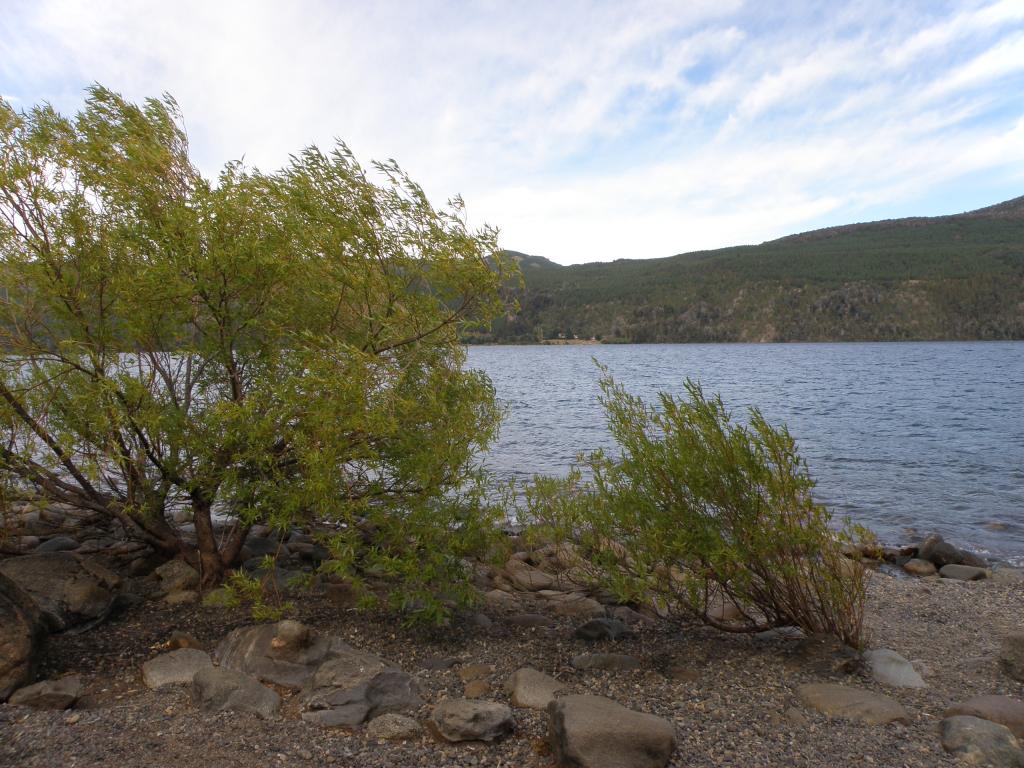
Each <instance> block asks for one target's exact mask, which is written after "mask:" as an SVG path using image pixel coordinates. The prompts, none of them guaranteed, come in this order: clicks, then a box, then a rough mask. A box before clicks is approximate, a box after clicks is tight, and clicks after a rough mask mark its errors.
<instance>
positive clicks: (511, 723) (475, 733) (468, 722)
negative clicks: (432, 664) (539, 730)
mask: <svg viewBox="0 0 1024 768" xmlns="http://www.w3.org/2000/svg"><path fill="white" fill-rule="evenodd" d="M430 724H431V725H432V726H433V728H434V730H435V731H436V732H437V735H438V736H440V737H441V738H443V739H445V740H446V741H496V740H498V739H500V738H502V737H504V736H507V735H508V734H510V733H512V731H513V730H514V729H515V720H513V719H512V710H511V709H509V708H508V707H507V706H506V705H504V704H499V703H498V702H496V701H480V700H477V701H470V700H468V699H445V700H444V701H442V702H441V703H440V704H438V705H437V706H435V707H434V711H433V712H432V713H431V715H430Z"/></svg>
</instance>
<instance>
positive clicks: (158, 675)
mask: <svg viewBox="0 0 1024 768" xmlns="http://www.w3.org/2000/svg"><path fill="white" fill-rule="evenodd" d="M212 666H213V662H211V661H210V655H209V654H208V653H206V652H205V651H200V650H197V649H195V648H179V649H177V650H175V651H170V652H169V653H162V654H160V655H159V656H157V657H155V658H152V659H150V660H149V661H147V662H144V663H143V665H142V682H144V683H145V684H146V687H148V688H159V687H160V686H162V685H190V684H191V683H192V678H193V677H195V675H196V672H198V671H199V670H201V669H207V668H209V667H212Z"/></svg>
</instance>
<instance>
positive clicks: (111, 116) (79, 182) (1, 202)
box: [0, 86, 511, 602]
mask: <svg viewBox="0 0 1024 768" xmlns="http://www.w3.org/2000/svg"><path fill="white" fill-rule="evenodd" d="M373 178H377V179H379V183H374V181H373V180H372V178H371V175H370V174H368V172H367V171H365V170H364V169H363V168H362V167H360V165H359V164H358V163H357V162H356V160H355V159H354V158H353V156H352V155H351V153H350V152H349V151H348V149H347V148H346V147H345V146H344V145H341V144H339V145H338V146H336V147H335V148H334V149H333V150H331V151H330V152H322V151H320V150H319V149H317V148H315V147H311V148H308V149H305V150H304V151H302V152H300V153H298V154H297V155H295V156H293V157H292V158H291V159H290V162H289V163H288V164H287V166H286V167H285V168H283V169H282V170H280V171H277V172H274V173H263V172H260V171H258V170H252V169H248V168H245V167H244V166H242V165H241V164H240V163H232V164H229V165H227V166H226V167H225V168H224V170H223V171H222V172H221V174H220V177H219V179H218V180H217V183H216V184H213V183H211V182H209V181H208V180H206V179H205V178H203V176H202V175H201V174H200V173H199V171H198V170H197V169H196V168H195V166H194V165H193V164H192V162H191V160H190V159H189V154H188V144H187V138H186V135H185V133H184V130H183V128H182V121H181V115H180V113H179V111H178V108H177V106H176V105H175V103H174V102H173V100H171V99H170V97H164V98H163V99H159V100H158V99H149V100H147V101H145V102H144V103H143V104H141V105H134V104H131V103H129V102H127V101H125V100H124V99H123V98H121V97H120V96H118V95H117V94H115V93H112V92H111V91H109V90H107V89H104V88H102V87H99V86H95V87H93V88H91V89H90V90H89V94H88V99H87V101H86V104H85V106H84V108H83V109H82V111H81V112H80V113H79V114H78V115H76V116H75V117H74V118H68V117H65V116H62V115H60V114H58V113H57V112H56V111H55V110H53V109H52V108H51V107H49V106H46V105H43V106H37V107H35V108H33V109H31V110H28V111H24V112H18V111H15V110H14V109H13V108H12V107H11V106H10V105H8V104H6V103H3V102H2V101H0V270H2V272H0V282H2V285H3V289H4V290H3V292H2V294H0V345H2V346H3V348H4V353H5V354H4V356H3V358H2V361H0V433H2V438H3V439H2V443H0V472H2V474H3V476H4V479H5V480H6V481H7V483H8V484H9V485H10V486H12V487H16V488H17V489H19V490H22V491H26V490H29V491H31V492H32V493H35V494H38V495H41V496H42V497H44V498H46V499H49V500H52V501H54V502H60V503H62V504H67V505H71V506H73V507H75V508H78V509H81V510H85V511H88V512H91V513H94V514H96V515H98V516H103V517H108V518H115V519H116V520H118V521H120V523H121V525H122V526H123V527H124V529H125V531H127V532H128V533H129V534H130V535H132V536H134V537H137V538H138V539H141V540H143V541H145V542H146V543H148V544H149V545H151V546H152V547H153V548H154V549H155V550H156V551H158V552H159V553H162V554H163V555H165V556H168V557H170V556H181V557H183V558H184V559H186V560H187V561H188V562H189V563H191V564H192V565H193V566H195V567H196V568H197V569H198V570H199V571H200V573H201V575H202V581H203V584H204V585H211V584H214V583H216V582H218V581H219V580H220V579H221V578H222V577H223V576H224V574H225V572H226V570H227V569H228V568H230V567H232V566H234V565H236V564H237V561H238V557H239V553H240V552H241V549H242V546H243V543H244V541H245V538H246V535H247V533H248V531H249V528H250V526H252V525H253V524H255V523H264V524H269V525H271V526H275V527H277V528H281V529H285V528H287V527H289V526H292V525H299V524H303V523H307V522H310V521H314V520H319V521H329V522H330V523H332V524H333V526H334V528H335V529H336V531H337V535H336V537H335V539H334V541H333V543H332V552H333V555H334V558H335V559H334V561H333V565H332V567H334V568H335V569H336V570H339V571H341V572H353V573H354V572H355V571H356V564H357V563H361V564H363V565H368V566H372V567H374V568H376V569H377V570H378V571H379V570H383V571H386V572H389V573H394V574H402V575H405V576H407V577H408V578H410V579H411V580H412V583H414V584H420V585H426V584H427V582H429V581H431V580H439V581H441V582H443V581H445V580H446V579H450V578H454V575H453V574H455V572H456V571H457V569H458V567H459V566H460V562H459V557H460V555H461V554H462V553H463V552H464V551H467V550H468V549H469V548H471V547H472V546H473V545H474V544H475V543H479V541H480V537H482V536H484V535H485V534H484V532H485V531H486V530H488V529H489V527H490V525H491V520H489V519H487V513H486V511H484V510H483V509H482V508H480V507H474V506H473V505H469V504H466V503H463V501H464V500H461V499H460V498H458V495H459V491H460V489H464V488H465V487H466V486H467V482H468V481H469V480H470V479H471V476H472V474H473V471H474V464H473V457H474V455H475V453H476V451H478V450H479V449H480V448H482V447H484V446H486V444H487V443H488V441H489V440H490V439H491V438H492V437H493V436H494V434H495V430H496V427H497V424H498V420H499V410H498V408H497V407H496V405H495V402H494V394H493V390H492V387H491V385H490V382H489V380H488V379H487V378H486V377H485V376H484V375H483V374H482V373H479V372H474V371H468V370H465V369H464V368H463V363H464V351H463V349H462V347H461V345H460V344H459V342H458V333H459V331H460V330H461V329H464V328H467V327H472V326H475V325H481V326H486V325H487V324H489V322H490V320H491V319H492V318H493V317H494V316H496V315H497V314H498V313H499V312H501V311H502V309H503V307H502V304H501V300H500V298H499V289H500V287H501V285H502V281H503V280H504V279H506V278H507V276H508V270H509V269H510V268H511V267H510V266H508V265H507V264H506V263H505V262H504V261H503V260H502V257H501V255H500V252H499V250H498V247H497V241H496V232H495V230H493V229H490V228H483V229H480V230H477V231H473V230H470V229H469V228H468V227H467V225H466V223H465V219H464V216H463V209H462V203H461V200H458V199H456V200H454V201H452V202H450V203H449V205H448V206H447V207H444V208H442V209H437V208H434V207H433V206H432V205H431V204H430V203H429V201H428V200H427V198H426V196H425V195H424V193H423V191H422V190H421V189H420V187H418V186H417V185H416V184H414V183H413V182H412V181H411V180H410V179H409V178H408V177H407V176H406V175H405V174H404V173H403V172H402V171H401V170H400V169H399V168H398V167H397V165H395V164H394V163H393V162H389V163H384V164H375V165H374V173H373ZM179 510H186V511H187V512H188V513H190V515H191V518H192V520H193V522H194V526H195V530H194V539H193V538H192V536H183V535H182V534H181V531H180V529H179V528H178V527H176V526H175V525H173V523H172V518H173V516H174V515H175V513H176V512H178V511H179ZM218 521H220V522H222V523H223V525H221V524H219V523H218ZM454 531H458V532H459V535H458V536H454V535H453V532H454ZM413 550H414V551H415V556H413V554H410V553H411V552H412V551H413ZM403 558H405V559H403ZM410 560H415V563H410V562H409V561H410ZM416 589H418V587H417V588H416ZM424 589H426V587H425V586H424ZM413 591H414V592H415V591H416V590H415V589H414V590H413ZM422 597H423V596H422V595H414V596H413V598H410V599H411V600H412V601H413V602H415V601H417V600H420V599H421V598H422Z"/></svg>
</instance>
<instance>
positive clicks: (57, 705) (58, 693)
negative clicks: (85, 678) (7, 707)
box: [10, 675, 82, 709]
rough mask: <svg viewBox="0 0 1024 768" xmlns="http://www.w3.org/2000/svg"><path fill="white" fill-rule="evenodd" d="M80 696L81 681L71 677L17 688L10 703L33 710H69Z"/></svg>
mask: <svg viewBox="0 0 1024 768" xmlns="http://www.w3.org/2000/svg"><path fill="white" fill-rule="evenodd" d="M81 695H82V679H81V678H80V677H79V676H78V675H71V676H69V677H62V678H60V679H58V680H43V681H42V682H41V683H35V684H34V685H29V686H26V687H25V688H19V689H18V690H17V691H15V692H14V695H13V696H11V698H10V703H11V704H13V705H15V706H18V707H32V708H34V709H70V708H71V707H73V706H74V705H75V702H76V701H78V697H79V696H81Z"/></svg>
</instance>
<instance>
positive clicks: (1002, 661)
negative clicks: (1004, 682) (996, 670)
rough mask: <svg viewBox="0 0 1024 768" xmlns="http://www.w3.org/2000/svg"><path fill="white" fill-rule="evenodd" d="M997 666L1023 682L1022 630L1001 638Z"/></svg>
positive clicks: (1023, 641) (1023, 651)
mask: <svg viewBox="0 0 1024 768" xmlns="http://www.w3.org/2000/svg"><path fill="white" fill-rule="evenodd" d="M999 666H1000V667H1002V668H1003V671H1004V672H1005V673H1006V674H1008V675H1009V676H1010V677H1012V678H1013V679H1014V680H1018V681H1020V682H1022V683H1024V632H1014V633H1013V634H1010V635H1007V636H1006V637H1004V638H1003V642H1002V644H1001V645H1000V646H999Z"/></svg>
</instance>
